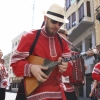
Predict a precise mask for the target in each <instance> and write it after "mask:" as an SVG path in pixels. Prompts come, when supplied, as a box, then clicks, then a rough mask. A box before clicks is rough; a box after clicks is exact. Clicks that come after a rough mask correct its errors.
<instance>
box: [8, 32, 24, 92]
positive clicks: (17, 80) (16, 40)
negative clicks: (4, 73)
mask: <svg viewBox="0 0 100 100" xmlns="http://www.w3.org/2000/svg"><path fill="white" fill-rule="evenodd" d="M25 33H26V32H25V31H23V32H22V33H21V34H19V35H18V36H17V37H15V38H14V39H13V40H12V49H11V54H10V60H9V64H10V62H11V57H12V55H13V54H14V52H15V50H16V48H17V46H18V44H19V42H20V39H21V37H22V35H23V34H25ZM21 79H22V78H21V77H16V75H15V74H14V73H13V70H12V67H10V65H9V82H10V84H11V87H10V90H11V91H15V92H16V91H17V90H18V86H19V83H20V81H21Z"/></svg>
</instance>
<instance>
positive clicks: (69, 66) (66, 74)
mask: <svg viewBox="0 0 100 100" xmlns="http://www.w3.org/2000/svg"><path fill="white" fill-rule="evenodd" d="M62 75H63V76H64V77H65V76H71V75H72V65H71V63H69V62H68V67H67V70H66V72H63V73H62Z"/></svg>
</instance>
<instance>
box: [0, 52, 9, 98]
mask: <svg viewBox="0 0 100 100" xmlns="http://www.w3.org/2000/svg"><path fill="white" fill-rule="evenodd" d="M2 56H3V53H2V51H1V50H0V100H5V95H6V87H7V85H8V71H7V69H6V67H5V66H4V59H2Z"/></svg>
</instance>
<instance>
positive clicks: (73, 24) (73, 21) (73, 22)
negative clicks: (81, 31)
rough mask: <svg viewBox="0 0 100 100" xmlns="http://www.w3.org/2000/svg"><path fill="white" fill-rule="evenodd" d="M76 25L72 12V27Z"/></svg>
mask: <svg viewBox="0 0 100 100" xmlns="http://www.w3.org/2000/svg"><path fill="white" fill-rule="evenodd" d="M75 25H76V13H75V12H74V13H73V14H72V27H73V26H75Z"/></svg>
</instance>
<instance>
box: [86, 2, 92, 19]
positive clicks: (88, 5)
mask: <svg viewBox="0 0 100 100" xmlns="http://www.w3.org/2000/svg"><path fill="white" fill-rule="evenodd" d="M87 16H88V17H91V11H90V1H87Z"/></svg>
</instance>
